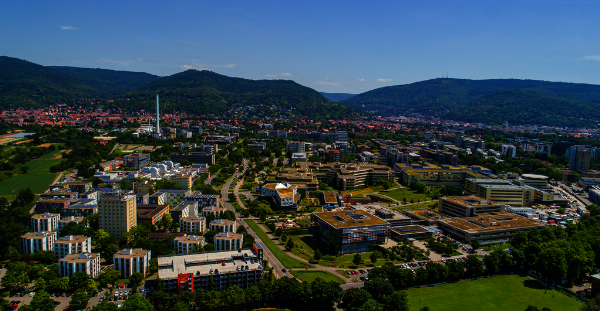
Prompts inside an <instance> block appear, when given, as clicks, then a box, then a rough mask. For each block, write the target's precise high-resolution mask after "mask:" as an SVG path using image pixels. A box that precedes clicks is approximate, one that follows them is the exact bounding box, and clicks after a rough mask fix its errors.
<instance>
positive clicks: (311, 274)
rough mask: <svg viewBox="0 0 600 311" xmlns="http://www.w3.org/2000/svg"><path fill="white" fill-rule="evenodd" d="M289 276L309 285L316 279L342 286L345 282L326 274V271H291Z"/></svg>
mask: <svg viewBox="0 0 600 311" xmlns="http://www.w3.org/2000/svg"><path fill="white" fill-rule="evenodd" d="M290 273H291V274H293V275H294V276H295V277H297V278H299V279H300V280H302V281H306V282H308V283H311V282H312V281H314V280H315V279H316V278H321V279H323V280H324V281H328V282H329V281H334V282H336V283H340V284H344V283H346V282H344V281H342V279H340V278H339V277H337V276H335V275H333V274H331V273H329V272H326V271H310V270H309V271H302V270H292V271H290Z"/></svg>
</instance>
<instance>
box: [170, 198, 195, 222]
mask: <svg viewBox="0 0 600 311" xmlns="http://www.w3.org/2000/svg"><path fill="white" fill-rule="evenodd" d="M169 213H171V217H172V218H173V222H176V223H179V220H180V219H181V218H185V217H194V216H198V202H196V201H183V202H181V203H179V204H178V205H177V206H175V208H171V209H170V210H169Z"/></svg>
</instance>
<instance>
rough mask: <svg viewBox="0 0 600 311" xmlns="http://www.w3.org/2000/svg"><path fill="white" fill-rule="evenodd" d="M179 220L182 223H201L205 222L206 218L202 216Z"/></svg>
mask: <svg viewBox="0 0 600 311" xmlns="http://www.w3.org/2000/svg"><path fill="white" fill-rule="evenodd" d="M179 220H180V221H183V222H201V221H205V220H206V218H204V217H202V216H192V217H181V218H180V219H179Z"/></svg>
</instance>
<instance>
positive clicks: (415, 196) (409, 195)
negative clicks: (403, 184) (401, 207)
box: [379, 188, 431, 202]
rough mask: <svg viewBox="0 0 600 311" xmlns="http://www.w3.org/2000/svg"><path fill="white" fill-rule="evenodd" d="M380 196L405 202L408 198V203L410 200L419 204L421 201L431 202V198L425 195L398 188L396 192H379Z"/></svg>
mask: <svg viewBox="0 0 600 311" xmlns="http://www.w3.org/2000/svg"><path fill="white" fill-rule="evenodd" d="M379 194H382V195H385V196H388V197H390V198H392V199H394V200H398V201H401V202H403V200H404V198H406V201H407V202H410V200H411V199H412V200H414V201H415V202H417V200H421V201H428V200H431V198H430V197H428V196H427V195H426V194H425V193H417V192H416V191H412V190H410V189H408V188H396V189H394V190H389V191H385V190H383V191H379Z"/></svg>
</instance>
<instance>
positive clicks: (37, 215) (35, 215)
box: [31, 213, 60, 219]
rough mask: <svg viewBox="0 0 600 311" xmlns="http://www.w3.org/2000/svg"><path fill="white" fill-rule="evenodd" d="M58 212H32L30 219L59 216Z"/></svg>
mask: <svg viewBox="0 0 600 311" xmlns="http://www.w3.org/2000/svg"><path fill="white" fill-rule="evenodd" d="M59 216H60V214H51V213H44V214H34V215H31V218H32V219H49V218H54V217H59Z"/></svg>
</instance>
